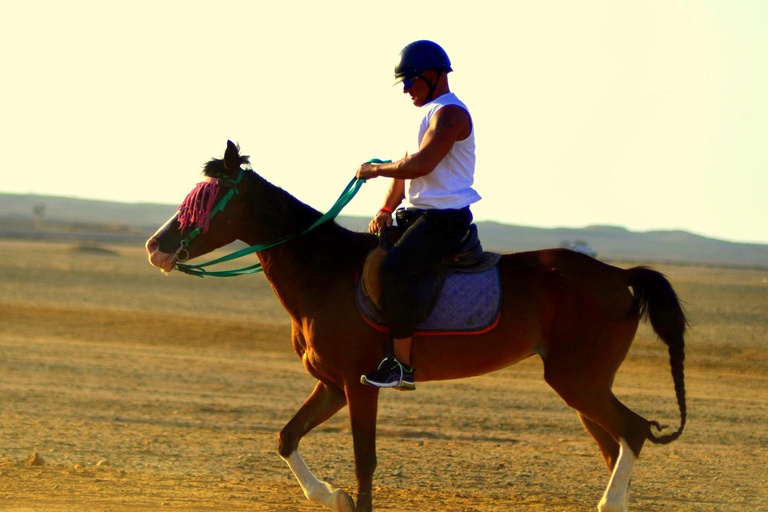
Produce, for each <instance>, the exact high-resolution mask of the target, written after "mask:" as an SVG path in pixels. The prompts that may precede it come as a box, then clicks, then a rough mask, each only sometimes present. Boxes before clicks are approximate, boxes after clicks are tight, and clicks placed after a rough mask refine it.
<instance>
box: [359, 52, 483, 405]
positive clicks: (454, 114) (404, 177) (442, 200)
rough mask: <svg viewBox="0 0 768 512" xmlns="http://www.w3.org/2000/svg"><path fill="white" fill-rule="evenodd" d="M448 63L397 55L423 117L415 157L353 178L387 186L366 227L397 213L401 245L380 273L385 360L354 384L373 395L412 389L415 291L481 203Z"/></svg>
mask: <svg viewBox="0 0 768 512" xmlns="http://www.w3.org/2000/svg"><path fill="white" fill-rule="evenodd" d="M451 71H452V69H451V61H450V60H449V58H448V55H447V54H446V52H445V51H444V50H443V49H442V48H441V47H440V46H439V45H437V44H436V43H434V42H432V41H415V42H413V43H411V44H409V45H408V46H406V47H405V48H403V50H402V51H401V52H400V60H399V61H398V63H397V65H396V66H395V78H396V82H395V84H398V83H402V84H403V93H405V94H408V95H410V97H411V101H412V102H413V104H414V105H415V106H417V107H419V108H421V109H422V111H423V112H424V117H423V119H422V121H421V125H420V126H419V133H418V143H419V149H418V151H416V152H415V153H412V154H410V155H406V156H405V157H404V158H402V159H400V160H398V161H395V162H391V163H384V164H371V163H364V164H362V165H361V166H360V167H359V169H358V170H357V177H358V178H363V179H368V178H376V177H379V176H384V177H388V178H392V184H391V185H390V187H389V191H388V192H387V195H386V198H385V200H384V205H383V206H382V207H381V209H380V210H379V211H378V213H377V214H376V217H375V218H374V219H373V220H372V221H371V223H370V225H369V229H370V231H371V232H372V233H377V232H379V231H381V229H382V228H384V227H390V226H392V224H393V222H392V215H393V213H394V212H395V210H396V209H397V208H398V207H399V206H400V204H401V203H402V201H403V199H406V200H407V204H408V206H407V207H406V208H401V209H399V210H397V214H396V217H397V226H398V228H400V229H402V230H404V232H403V234H402V237H401V238H400V239H399V241H397V242H396V243H395V244H394V246H393V247H392V248H391V249H390V250H389V252H388V254H387V256H386V258H385V260H384V263H383V265H382V270H381V272H382V275H381V278H382V309H383V311H384V314H385V316H386V317H387V320H388V323H389V328H390V338H389V345H388V348H387V355H386V356H385V359H384V360H383V361H382V362H381V364H380V365H379V368H378V369H377V370H376V371H373V372H371V373H367V374H365V375H363V376H362V377H361V378H360V381H361V382H362V383H363V384H367V385H370V386H375V387H379V388H397V389H401V390H413V389H416V384H415V382H414V377H413V368H411V342H412V339H413V331H414V326H415V324H416V320H417V319H416V309H417V308H416V300H417V298H416V293H415V288H416V286H417V284H418V282H419V280H420V279H422V278H423V277H424V276H427V275H429V274H431V273H432V272H433V271H434V269H435V267H436V265H437V264H438V262H439V261H440V260H441V259H443V258H444V257H446V256H449V255H451V254H454V253H455V252H457V251H458V250H459V248H460V247H461V244H462V241H463V240H464V239H465V237H466V236H467V233H468V230H469V227H470V224H471V223H472V213H471V212H470V209H469V205H470V204H472V203H475V202H477V201H479V200H480V195H479V194H478V193H477V192H476V191H475V190H474V189H473V188H472V184H473V182H474V172H475V134H474V130H473V125H472V118H471V116H470V114H469V110H468V109H467V107H466V105H464V103H462V102H461V101H460V100H459V99H458V98H457V97H456V95H455V94H454V93H452V92H451V91H450V88H449V87H448V76H447V75H448V73H449V72H451Z"/></svg>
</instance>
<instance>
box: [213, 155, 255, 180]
mask: <svg viewBox="0 0 768 512" xmlns="http://www.w3.org/2000/svg"><path fill="white" fill-rule="evenodd" d="M250 159H251V157H249V156H248V155H240V165H248V166H250V165H251V160H250ZM225 171H226V169H225V168H224V160H223V159H221V158H213V159H211V160H209V161H208V162H206V163H205V165H204V166H203V175H205V176H211V177H215V176H216V175H221V174H223V173H224V172H225Z"/></svg>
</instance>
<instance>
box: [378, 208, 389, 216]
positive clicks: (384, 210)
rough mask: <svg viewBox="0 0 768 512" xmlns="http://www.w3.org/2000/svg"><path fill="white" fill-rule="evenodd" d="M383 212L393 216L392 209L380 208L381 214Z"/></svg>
mask: <svg viewBox="0 0 768 512" xmlns="http://www.w3.org/2000/svg"><path fill="white" fill-rule="evenodd" d="M381 212H387V213H388V214H390V215H392V208H387V207H386V206H382V207H381V208H379V213H381Z"/></svg>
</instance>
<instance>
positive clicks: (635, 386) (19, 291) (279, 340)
mask: <svg viewBox="0 0 768 512" xmlns="http://www.w3.org/2000/svg"><path fill="white" fill-rule="evenodd" d="M26 249H29V247H28V246H27V245H23V244H10V245H9V244H8V243H5V245H3V244H0V257H2V262H3V263H2V264H0V277H2V279H1V280H0V281H2V282H1V283H0V293H2V295H0V510H14V511H54V512H58V511H65V510H66V511H69V510H84V511H108V512H128V511H136V510H173V511H239V510H249V511H319V510H322V508H320V507H317V506H315V505H313V504H311V503H310V502H309V501H307V500H306V499H305V498H304V496H303V494H302V492H301V490H300V488H299V487H298V485H297V484H296V482H295V480H294V479H293V476H292V475H291V473H290V471H289V469H288V467H287V466H286V465H285V464H284V463H283V461H282V460H281V459H280V458H279V456H278V455H277V453H276V435H277V432H278V431H279V430H280V428H281V427H282V426H283V425H284V424H285V423H286V422H287V421H288V419H290V417H291V416H292V415H293V413H294V412H295V411H296V409H297V408H298V407H299V406H300V405H301V403H302V402H303V400H304V399H305V398H306V396H308V395H309V393H310V392H311V391H312V389H313V387H314V381H313V379H312V378H311V377H310V376H309V375H308V374H306V372H305V371H304V369H303V366H302V365H301V363H300V362H299V361H298V359H297V358H296V357H295V355H293V354H292V352H291V351H290V348H289V342H288V328H287V325H286V320H285V317H284V316H280V314H279V305H275V304H274V303H273V302H264V303H262V302H260V301H262V300H263V301H269V300H272V301H274V298H271V299H270V298H269V291H268V286H266V285H264V283H263V282H262V283H258V282H257V280H256V279H254V280H251V281H250V282H248V283H246V284H245V285H243V284H224V285H222V284H219V283H218V282H217V283H215V284H209V283H210V281H209V280H194V282H193V281H190V280H191V279H193V278H189V277H187V276H181V277H179V278H177V277H172V278H167V279H163V278H162V276H156V274H155V273H152V274H151V275H150V274H149V271H148V272H147V274H144V270H143V266H140V265H139V264H138V263H135V262H134V259H135V258H138V253H137V252H134V251H122V252H121V251H116V254H118V255H117V256H114V257H113V258H111V259H109V258H108V257H107V256H100V255H87V256H86V255H83V254H77V253H69V252H64V251H63V250H62V248H60V247H44V248H43V249H42V255H41V252H40V251H41V249H36V250H35V253H34V254H31V253H29V254H28V253H24V252H23V250H26ZM46 251H48V253H47V254H48V256H51V255H55V256H56V258H50V257H46ZM127 262H130V263H127ZM141 265H146V263H145V262H144V261H142V262H141ZM149 270H150V271H151V269H149ZM664 270H665V272H666V273H667V274H668V275H670V278H671V279H672V281H673V283H675V284H676V286H677V287H678V291H679V292H680V293H681V296H683V298H684V299H686V301H687V302H688V303H689V305H688V312H689V316H691V320H692V321H693V322H694V328H693V330H692V331H691V336H690V337H689V348H688V362H687V363H688V364H687V368H686V384H687V389H688V405H689V424H688V427H687V430H686V432H685V434H684V435H683V437H682V438H681V439H680V440H679V441H677V442H675V443H673V444H671V445H669V446H655V445H652V444H650V443H647V444H646V447H645V449H644V450H643V453H642V455H641V457H640V461H639V465H638V467H637V469H636V471H635V474H634V479H633V484H632V489H631V507H630V510H632V511H633V512H635V511H665V512H668V511H753V512H754V511H768V470H766V463H767V462H768V385H767V384H768V371H766V370H768V356H767V355H766V350H765V343H766V334H768V326H767V324H768V322H766V315H768V308H766V306H768V300H766V298H768V293H767V292H768V284H766V282H768V279H766V277H768V272H765V271H718V269H693V268H686V267H669V268H666V269H664ZM94 276H95V277H94ZM260 279H261V280H262V281H263V277H262V278H260ZM198 281H199V283H198ZM156 282H157V283H159V284H155V283H156ZM190 283H193V284H190ZM191 286H194V287H200V288H199V289H197V290H191V289H189V288H185V287H191ZM148 287H155V288H152V289H151V291H152V293H151V294H149V295H147V294H146V292H147V289H148ZM241 287H242V289H241ZM134 288H135V290H134ZM180 290H182V291H183V293H185V294H186V293H193V292H196V293H200V292H201V291H207V292H208V296H207V297H205V299H204V300H203V299H200V300H199V301H198V302H196V304H195V308H197V309H196V310H195V311H191V312H190V311H187V312H186V313H182V312H181V310H183V308H184V307H185V304H184V303H182V302H183V301H178V300H177V301H175V302H173V303H172V302H171V301H169V300H167V298H168V297H178V293H179V292H180ZM242 290H247V292H246V291H242ZM220 293H223V294H225V296H228V297H230V298H231V297H233V296H234V297H239V296H240V294H241V293H242V294H246V293H249V294H250V296H251V297H254V299H253V300H252V301H251V302H250V303H243V304H239V305H237V306H236V307H234V308H227V309H226V312H223V310H218V309H217V307H218V306H217V305H216V304H221V302H222V299H221V295H220ZM244 296H245V295H244ZM274 302H276V301H274ZM249 311H251V312H252V313H248V312H249ZM541 374H542V369H541V363H540V362H539V361H538V360H536V359H530V360H528V361H525V362H523V363H521V364H519V365H517V366H514V367H511V368H508V369H506V370H504V371H501V372H498V373H495V374H492V375H487V376H483V377H478V378H474V379H469V380H464V381H454V382H447V383H427V384H423V385H420V386H419V389H418V390H417V391H416V392H415V393H397V392H394V391H393V392H383V393H382V398H381V407H380V413H379V439H378V455H379V466H378V470H377V474H376V479H375V485H376V494H375V500H374V504H375V507H376V510H382V511H384V510H386V511H412V510H419V511H426V512H438V511H440V512H442V511H463V512H469V511H489V512H501V511H505V512H506V511H525V512H534V511H537V512H538V511H569V512H572V511H588V510H595V509H596V504H597V502H598V500H599V499H600V496H601V495H602V493H603V491H604V489H605V486H606V484H607V481H608V476H609V475H608V472H607V470H606V469H605V468H604V466H603V463H602V460H601V458H600V455H599V451H598V449H597V447H596V445H595V444H594V442H593V441H592V440H591V438H590V437H589V436H588V435H587V434H586V432H584V430H583V429H582V428H581V426H580V424H579V422H578V419H577V417H576V414H575V413H574V412H573V411H571V410H570V409H569V408H568V407H567V406H565V405H564V404H563V403H562V401H560V399H559V398H558V397H557V396H556V395H555V394H554V392H553V391H551V390H550V389H549V388H548V387H547V386H546V384H545V383H544V382H543V380H542V378H541ZM615 387H616V394H617V395H618V396H619V397H620V398H621V399H622V400H623V401H624V402H625V403H626V404H627V405H628V406H630V407H631V408H632V409H634V410H635V411H637V412H638V413H640V414H642V415H643V416H645V417H646V418H649V419H658V420H661V421H662V422H664V423H669V424H672V425H674V424H677V422H678V421H679V420H678V413H677V407H676V404H675V401H674V395H673V390H672V383H671V377H670V374H669V367H668V364H667V362H666V355H665V351H664V347H663V345H662V344H661V343H660V342H658V341H656V340H654V339H653V337H652V336H651V335H650V334H649V333H648V331H647V329H643V330H642V331H641V333H640V335H639V337H638V340H637V342H636V344H635V346H634V347H633V350H632V352H631V353H630V357H629V359H628V361H627V362H626V363H625V365H624V367H623V368H622V370H621V372H620V373H619V376H618V378H617V382H616V386H615ZM301 451H302V454H303V456H304V457H305V460H306V461H307V463H308V464H309V466H310V467H311V468H312V470H313V471H314V472H315V473H316V474H317V475H318V476H319V477H320V478H323V479H325V480H327V481H329V482H332V483H333V484H334V485H336V486H339V487H342V488H344V489H345V490H347V491H348V492H350V493H352V492H353V491H354V488H355V481H354V468H353V464H352V446H351V435H350V430H349V425H348V418H347V415H346V409H345V410H342V411H341V412H340V413H339V414H338V415H337V416H336V417H334V418H332V419H331V420H330V421H328V422H327V423H326V424H324V425H322V426H321V427H319V428H318V429H316V430H315V431H314V432H312V433H311V434H310V435H309V436H307V437H306V438H305V440H304V441H303V443H302V445H301ZM35 454H37V455H35Z"/></svg>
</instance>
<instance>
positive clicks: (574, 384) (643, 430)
mask: <svg viewBox="0 0 768 512" xmlns="http://www.w3.org/2000/svg"><path fill="white" fill-rule="evenodd" d="M563 362H565V361H563ZM572 363H573V360H572V361H570V362H566V363H565V365H563V366H560V367H558V365H556V364H553V362H552V361H545V362H544V368H545V372H544V378H545V380H546V381H547V383H549V385H550V386H552V388H553V389H554V390H555V391H556V392H557V393H558V394H559V395H560V397H561V398H562V399H563V400H564V401H565V403H566V404H568V405H569V406H570V407H572V408H574V409H576V411H578V412H579V415H580V416H582V417H584V418H585V419H586V420H587V421H586V422H583V423H584V426H585V427H586V428H587V430H588V431H589V433H590V434H592V436H593V437H594V438H595V440H596V441H597V443H598V445H599V446H600V450H601V451H602V452H603V458H605V459H606V463H607V464H608V465H609V468H610V467H611V464H612V462H611V461H612V460H613V461H614V462H613V471H612V474H611V480H610V483H609V485H608V488H607V489H606V491H605V494H604V495H603V498H602V499H601V500H600V503H599V504H598V510H599V511H600V512H626V511H627V510H628V502H629V501H628V492H629V481H630V479H631V477H632V471H633V469H634V465H635V461H636V460H637V457H638V456H639V455H640V450H641V449H642V447H643V444H644V443H645V440H646V438H647V433H648V422H647V421H646V420H645V419H643V418H642V417H641V416H639V415H637V414H635V413H634V412H632V411H631V410H630V409H628V408H627V407H626V406H625V405H624V404H622V403H621V402H620V401H619V400H618V399H617V398H616V397H615V396H614V395H613V392H611V389H610V387H611V382H612V380H613V376H612V375H608V374H605V375H602V376H601V375H600V372H599V371H594V367H592V369H593V371H592V372H590V373H589V374H586V373H584V372H583V371H579V370H578V369H576V368H574V366H572ZM566 365H567V367H566ZM588 367H589V365H584V366H583V367H581V368H582V369H583V368H588ZM601 377H602V378H601ZM600 429H602V430H604V431H605V433H606V434H607V435H606V434H604V433H602V432H601V431H600ZM608 436H610V438H612V439H613V442H610V441H609V440H608ZM617 447H618V453H617Z"/></svg>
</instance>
